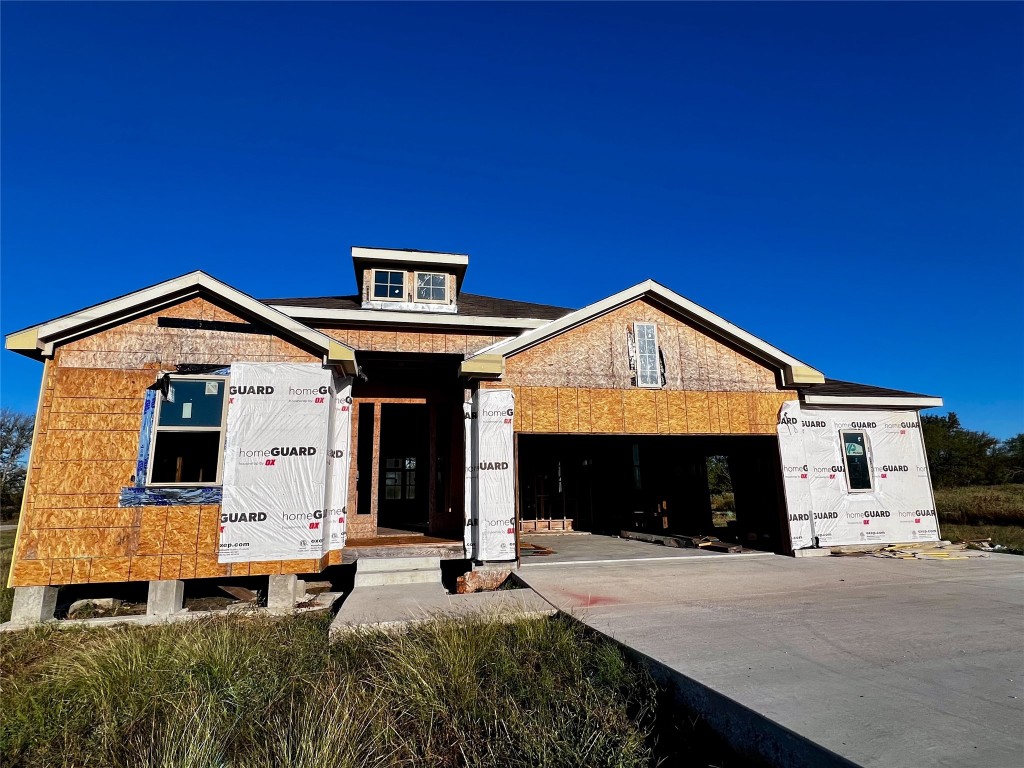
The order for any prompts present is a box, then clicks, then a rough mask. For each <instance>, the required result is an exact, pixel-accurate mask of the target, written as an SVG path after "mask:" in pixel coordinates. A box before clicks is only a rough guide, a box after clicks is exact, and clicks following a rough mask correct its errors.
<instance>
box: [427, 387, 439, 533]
mask: <svg viewBox="0 0 1024 768" xmlns="http://www.w3.org/2000/svg"><path fill="white" fill-rule="evenodd" d="M427 407H428V408H429V412H430V448H429V449H428V450H429V451H430V460H429V462H428V464H427V465H428V467H429V468H430V479H429V482H428V489H427V530H428V531H429V532H430V533H435V532H436V526H437V403H435V402H431V403H430V405H428V406H427Z"/></svg>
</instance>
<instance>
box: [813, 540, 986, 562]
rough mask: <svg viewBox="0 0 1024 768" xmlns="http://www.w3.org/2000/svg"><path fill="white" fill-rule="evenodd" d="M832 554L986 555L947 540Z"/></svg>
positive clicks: (918, 557)
mask: <svg viewBox="0 0 1024 768" xmlns="http://www.w3.org/2000/svg"><path fill="white" fill-rule="evenodd" d="M832 554H833V555H841V556H846V557H850V556H854V557H856V556H861V557H865V556H866V557H880V558H887V559H890V560H968V559H969V558H972V557H986V555H985V553H984V552H982V551H980V550H977V549H969V548H968V544H967V543H960V544H951V543H950V542H948V541H935V542H924V541H922V542H919V543H914V544H889V545H888V546H885V547H879V548H871V549H861V550H851V549H850V548H849V547H845V548H843V549H842V550H839V549H834V550H832Z"/></svg>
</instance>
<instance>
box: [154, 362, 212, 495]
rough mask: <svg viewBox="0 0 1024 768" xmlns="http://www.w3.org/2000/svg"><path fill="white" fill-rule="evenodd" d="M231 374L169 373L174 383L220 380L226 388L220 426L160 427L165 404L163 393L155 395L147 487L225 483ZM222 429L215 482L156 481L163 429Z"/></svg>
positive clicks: (183, 486)
mask: <svg viewBox="0 0 1024 768" xmlns="http://www.w3.org/2000/svg"><path fill="white" fill-rule="evenodd" d="M230 378H231V377H230V376H216V375H211V374H170V382H171V386H172V387H173V386H174V382H175V381H218V382H220V386H221V387H223V389H222V394H223V397H222V399H221V411H220V426H219V427H182V426H172V427H161V426H160V414H161V412H162V411H163V407H164V396H163V394H159V395H158V396H157V398H156V409H155V410H154V413H153V427H152V432H151V433H150V436H149V456H148V465H147V466H146V487H147V488H219V487H221V486H222V485H223V484H224V444H225V441H226V439H227V434H228V402H229V401H230V400H231V396H230V394H229V379H230ZM217 431H219V432H220V441H219V445H218V447H217V478H216V480H214V481H213V482H202V483H200V482H188V483H159V482H154V481H153V467H154V466H155V465H156V462H155V461H154V459H155V458H156V442H157V437H158V436H159V434H160V433H161V432H217Z"/></svg>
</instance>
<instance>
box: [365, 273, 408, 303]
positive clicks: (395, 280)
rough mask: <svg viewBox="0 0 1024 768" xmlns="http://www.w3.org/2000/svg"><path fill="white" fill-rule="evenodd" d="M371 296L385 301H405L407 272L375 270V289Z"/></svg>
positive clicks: (373, 288) (372, 289)
mask: <svg viewBox="0 0 1024 768" xmlns="http://www.w3.org/2000/svg"><path fill="white" fill-rule="evenodd" d="M371 296H372V298H374V299H382V300H384V301H402V300H403V299H405V272H400V271H396V270H391V269H375V270H373V287H372V288H371Z"/></svg>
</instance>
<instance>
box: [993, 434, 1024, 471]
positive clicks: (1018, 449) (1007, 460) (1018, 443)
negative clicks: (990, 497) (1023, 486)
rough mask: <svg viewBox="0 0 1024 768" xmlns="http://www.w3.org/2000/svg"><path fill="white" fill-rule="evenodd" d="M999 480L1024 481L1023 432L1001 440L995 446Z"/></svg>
mask: <svg viewBox="0 0 1024 768" xmlns="http://www.w3.org/2000/svg"><path fill="white" fill-rule="evenodd" d="M996 459H997V460H998V472H999V482H1001V483H1024V432H1021V433H1020V434H1018V435H1014V436H1013V437H1008V438H1007V439H1006V440H1003V442H1001V443H1000V444H999V446H998V447H997V448H996Z"/></svg>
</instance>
